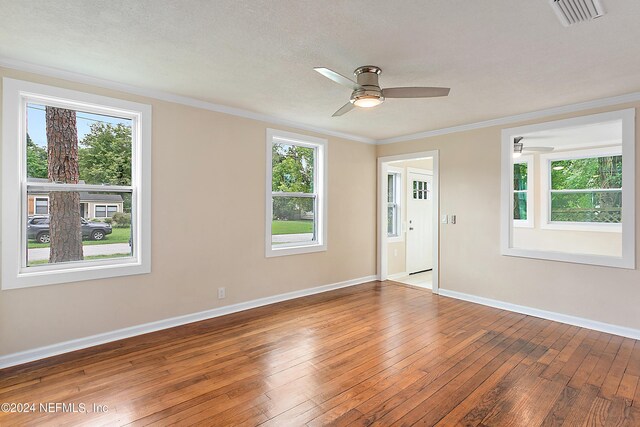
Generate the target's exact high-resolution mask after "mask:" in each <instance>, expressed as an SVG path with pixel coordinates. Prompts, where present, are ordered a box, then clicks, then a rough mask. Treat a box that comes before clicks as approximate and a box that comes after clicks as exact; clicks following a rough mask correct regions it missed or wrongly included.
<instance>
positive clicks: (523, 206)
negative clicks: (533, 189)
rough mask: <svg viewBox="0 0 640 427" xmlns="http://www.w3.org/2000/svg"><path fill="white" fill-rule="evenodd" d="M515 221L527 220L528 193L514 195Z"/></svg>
mask: <svg viewBox="0 0 640 427" xmlns="http://www.w3.org/2000/svg"><path fill="white" fill-rule="evenodd" d="M513 219H519V220H523V221H525V220H526V219H527V193H525V192H522V193H513Z"/></svg>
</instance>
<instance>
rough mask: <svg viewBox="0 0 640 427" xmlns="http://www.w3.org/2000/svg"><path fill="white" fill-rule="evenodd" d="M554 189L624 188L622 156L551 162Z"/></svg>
mask: <svg viewBox="0 0 640 427" xmlns="http://www.w3.org/2000/svg"><path fill="white" fill-rule="evenodd" d="M551 188H552V189H553V190H586V189H597V188H622V156H607V157H592V158H587V159H574V160H556V161H552V162H551Z"/></svg>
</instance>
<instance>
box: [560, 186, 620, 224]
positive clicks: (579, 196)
mask: <svg viewBox="0 0 640 427" xmlns="http://www.w3.org/2000/svg"><path fill="white" fill-rule="evenodd" d="M551 221H569V222H600V223H616V224H618V223H620V222H621V221H622V191H593V192H586V193H584V192H581V193H551Z"/></svg>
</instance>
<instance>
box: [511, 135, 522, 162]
mask: <svg viewBox="0 0 640 427" xmlns="http://www.w3.org/2000/svg"><path fill="white" fill-rule="evenodd" d="M522 139H523V137H521V136H516V137H515V138H513V158H514V159H515V158H518V157H520V156H522V149H523V148H524V143H522V142H520V141H522Z"/></svg>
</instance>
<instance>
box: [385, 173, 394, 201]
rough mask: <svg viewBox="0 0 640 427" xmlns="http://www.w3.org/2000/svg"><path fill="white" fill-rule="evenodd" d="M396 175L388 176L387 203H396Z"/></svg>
mask: <svg viewBox="0 0 640 427" xmlns="http://www.w3.org/2000/svg"><path fill="white" fill-rule="evenodd" d="M394 192H395V175H394V174H392V173H390V174H389V175H387V202H389V203H393V202H394V201H395V197H394Z"/></svg>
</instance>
